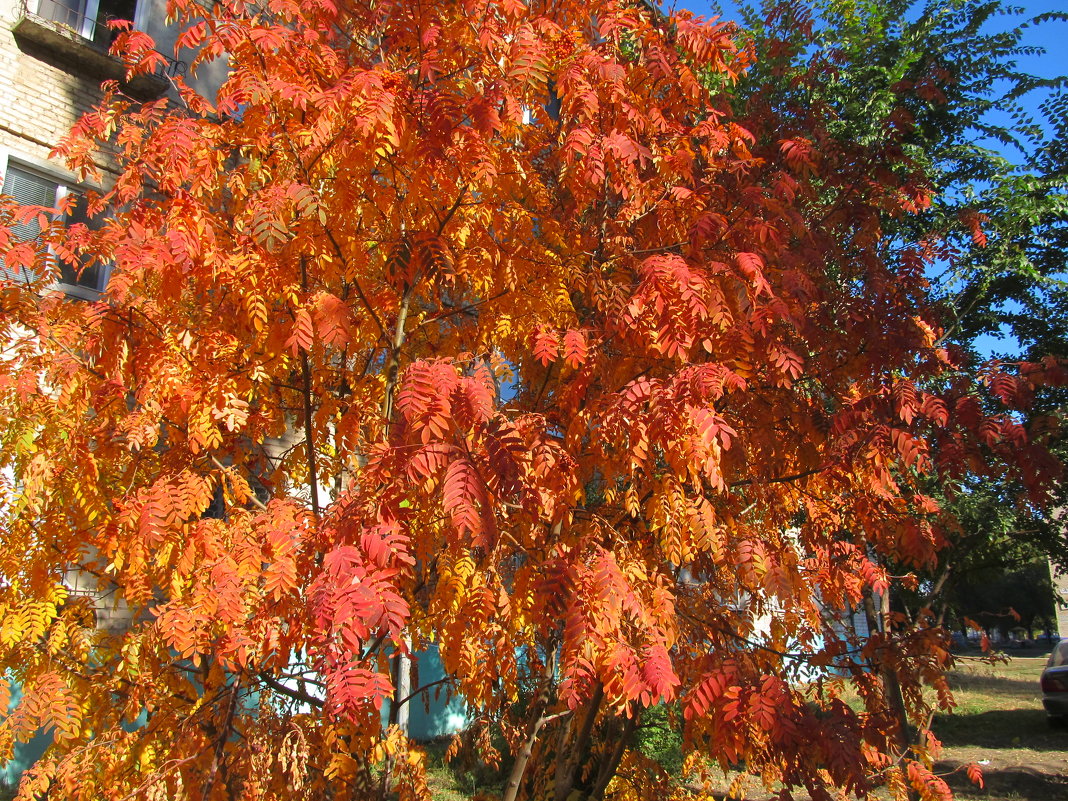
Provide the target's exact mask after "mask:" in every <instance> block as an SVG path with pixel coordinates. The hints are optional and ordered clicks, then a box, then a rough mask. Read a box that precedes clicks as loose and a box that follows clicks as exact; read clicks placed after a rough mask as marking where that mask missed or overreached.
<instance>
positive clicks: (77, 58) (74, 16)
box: [11, 0, 186, 99]
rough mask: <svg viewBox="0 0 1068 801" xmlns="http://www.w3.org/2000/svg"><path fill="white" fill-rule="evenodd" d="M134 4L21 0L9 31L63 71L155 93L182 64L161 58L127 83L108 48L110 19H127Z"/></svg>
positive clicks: (111, 37) (97, 0)
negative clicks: (155, 67) (151, 70)
mask: <svg viewBox="0 0 1068 801" xmlns="http://www.w3.org/2000/svg"><path fill="white" fill-rule="evenodd" d="M134 6H135V3H133V2H130V0H125V2H123V1H122V0H20V3H19V8H18V12H17V14H16V21H15V24H14V25H13V26H12V28H11V32H12V33H13V34H14V36H15V39H16V40H17V41H18V42H19V45H20V46H21V47H22V49H23V50H24V51H26V52H27V53H30V54H31V55H35V56H38V57H40V58H42V59H43V60H46V61H50V62H54V63H56V64H57V66H61V67H62V68H63V69H65V70H66V71H67V72H70V73H72V74H75V75H80V76H85V77H88V78H97V79H100V80H105V79H109V78H110V79H115V80H118V81H121V82H122V84H123V87H124V89H125V90H126V91H127V92H129V93H130V94H131V95H133V96H134V97H139V98H144V99H150V98H155V97H159V96H160V95H162V94H163V93H164V92H165V91H167V88H168V87H169V86H170V78H172V77H174V76H176V75H181V74H184V73H185V68H186V65H185V63H184V62H181V61H175V60H174V59H172V58H168V57H167V56H163V58H164V59H166V64H165V65H164V66H162V67H161V68H160V69H158V70H156V72H155V73H151V74H143V75H137V76H135V77H134V78H132V79H131V80H129V81H127V80H125V77H126V68H125V67H124V66H123V64H122V62H121V61H119V59H117V58H115V57H113V56H111V55H110V54H109V52H108V51H109V49H110V48H111V43H112V41H113V40H114V36H115V32H114V31H113V30H112V29H111V28H109V27H108V24H107V23H108V20H110V19H130V18H131V17H132V16H133V11H134ZM116 12H118V13H116Z"/></svg>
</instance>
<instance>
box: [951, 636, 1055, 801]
mask: <svg viewBox="0 0 1068 801" xmlns="http://www.w3.org/2000/svg"><path fill="white" fill-rule="evenodd" d="M1047 654H1048V652H1047V651H1038V650H1035V651H1029V652H1023V653H1020V654H1014V655H1013V656H1012V657H1011V658H1010V659H1009V661H1008V662H1006V663H1002V664H994V665H991V664H988V663H985V662H983V661H981V660H978V659H969V658H964V659H961V660H960V662H959V664H958V667H957V669H956V670H955V671H953V673H952V674H950V685H951V687H952V688H953V691H954V696H955V699H956V701H957V706H956V707H955V708H954V710H953V711H952V712H951V713H949V714H942V715H938V716H937V717H936V718H935V720H934V724H933V729H934V732H935V734H936V735H937V736H938V738H939V739H940V740H941V741H942V744H943V746H944V749H945V750H944V753H943V755H942V761H941V763H940V764H939V768H940V770H941V771H942V772H947V771H951V770H953V769H954V768H958V767H960V766H963V765H967V764H968V763H971V762H975V763H978V764H980V766H981V767H982V769H983V772H984V776H985V781H986V787H985V788H984V789H983V790H979V789H978V788H975V787H974V786H973V785H971V784H970V783H969V782H968V781H967V780H966V779H965V778H964V776H963V772H962V771H958V772H956V773H952V774H950V775H949V776H948V777H947V781H948V782H949V784H950V785H951V786H952V787H953V788H954V790H955V791H956V792H957V797H958V798H959V799H964V800H965V801H972V799H983V801H1010V800H1011V801H1024V800H1026V801H1047V799H1049V800H1050V801H1052V799H1059V798H1068V754H1066V752H1068V731H1065V730H1063V729H1055V728H1052V727H1051V726H1050V725H1049V723H1048V722H1047V720H1046V713H1045V711H1044V710H1043V709H1042V694H1041V691H1040V690H1039V686H1038V678H1039V676H1040V675H1041V673H1042V668H1043V666H1044V665H1045V662H1046V656H1047ZM984 762H985V763H986V764H984Z"/></svg>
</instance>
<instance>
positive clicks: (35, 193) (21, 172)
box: [3, 163, 108, 299]
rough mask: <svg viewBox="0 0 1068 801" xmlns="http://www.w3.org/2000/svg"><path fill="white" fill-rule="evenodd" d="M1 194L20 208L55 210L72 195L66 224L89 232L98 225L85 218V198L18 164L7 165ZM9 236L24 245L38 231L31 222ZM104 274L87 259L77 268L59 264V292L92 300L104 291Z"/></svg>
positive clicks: (35, 224)
mask: <svg viewBox="0 0 1068 801" xmlns="http://www.w3.org/2000/svg"><path fill="white" fill-rule="evenodd" d="M3 194H5V195H8V196H9V197H12V198H14V200H15V201H16V202H17V203H19V204H21V205H25V206H45V207H55V206H56V205H58V203H59V201H60V200H62V199H63V198H65V197H68V196H71V195H73V196H74V198H75V201H74V206H73V207H72V209H71V212H70V213H69V214H68V215H67V216H66V222H68V223H82V224H84V225H87V226H89V227H90V228H91V227H93V225H94V223H97V222H98V220H94V219H92V218H90V217H89V215H88V214H87V212H86V201H85V196H84V195H83V194H82V193H81V192H79V191H78V190H77V189H76V188H73V187H71V186H68V185H67V184H65V183H63V182H61V181H57V180H55V179H54V178H51V177H49V176H48V175H46V174H43V173H40V172H36V171H34V170H31V169H27V168H25V167H23V166H21V165H18V164H12V163H9V164H8V165H7V171H6V172H5V173H4V186H3ZM11 232H12V234H14V236H15V238H17V239H20V240H23V241H25V240H29V239H36V238H37V237H38V236H39V235H40V233H41V228H40V226H39V225H38V223H37V221H36V220H31V221H30V222H27V223H20V224H18V225H14V226H12V227H11ZM107 272H108V270H107V269H106V266H105V265H101V264H99V263H98V262H96V261H92V260H88V259H87V260H86V261H85V262H84V264H83V265H81V267H80V268H79V267H76V266H74V265H71V264H67V263H65V262H62V261H61V262H60V288H61V289H63V290H64V291H65V292H66V293H67V294H68V295H74V296H77V297H82V298H89V299H91V298H95V297H96V296H97V295H98V294H99V293H100V291H101V290H103V288H104V284H105V283H106V281H107Z"/></svg>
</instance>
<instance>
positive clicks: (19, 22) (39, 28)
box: [0, 0, 225, 297]
mask: <svg viewBox="0 0 1068 801" xmlns="http://www.w3.org/2000/svg"><path fill="white" fill-rule="evenodd" d="M115 19H120V20H129V21H131V22H132V23H133V25H134V27H135V28H137V29H138V30H142V31H145V32H146V33H148V34H149V35H151V36H152V37H153V38H154V39H155V41H156V43H157V47H158V49H159V51H160V52H161V53H162V54H164V55H165V56H166V57H167V66H166V67H165V68H163V69H161V70H159V71H158V72H157V73H156V74H153V75H142V76H138V77H137V78H136V79H134V80H132V81H130V82H129V83H127V84H124V91H126V92H127V93H128V94H130V95H131V96H132V97H135V98H138V99H155V98H159V97H161V96H163V95H164V94H166V93H167V92H168V90H169V89H170V86H171V80H170V79H171V78H172V77H173V76H175V75H179V74H183V75H184V74H185V73H186V69H187V68H186V63H185V62H183V61H182V60H181V59H176V58H174V57H173V56H174V41H175V36H176V31H175V29H174V26H171V25H168V24H167V21H166V0H0V171H2V175H3V192H4V194H7V195H11V196H13V197H15V198H16V199H18V200H20V201H21V202H23V203H28V204H33V205H43V206H52V205H54V204H55V202H56V201H57V200H58V199H59V198H62V197H64V196H66V195H70V194H74V195H77V194H78V193H79V192H80V191H83V190H85V189H86V188H91V187H85V186H82V185H80V184H79V183H78V182H77V180H76V179H75V176H74V175H72V174H71V173H70V172H69V171H67V170H66V169H65V168H64V166H63V164H62V163H60V162H58V161H57V160H55V159H52V158H50V157H49V154H50V153H51V152H52V150H53V148H54V147H55V146H56V144H58V143H59V142H60V141H61V140H62V139H63V137H64V136H65V135H66V134H67V132H68V131H69V130H70V129H71V126H72V125H73V124H74V123H75V121H76V120H77V119H78V118H79V117H80V116H81V115H82V114H84V113H85V112H87V111H89V110H90V109H91V108H93V106H94V105H95V104H96V103H97V102H98V101H99V100H100V88H99V87H100V83H101V81H103V80H107V79H116V80H122V79H123V78H124V70H123V66H122V64H121V63H120V62H119V61H118V60H117V59H115V58H113V57H111V56H110V55H109V53H108V50H109V48H110V46H111V43H112V41H113V40H114V36H115V30H114V29H113V28H112V27H111V26H109V25H108V21H109V20H115ZM218 67H219V68H218V69H216V70H211V69H208V70H206V71H205V74H202V75H199V76H196V77H193V76H189V79H190V81H191V82H192V83H193V84H194V85H195V86H197V88H199V89H202V90H203V91H210V90H211V89H212V88H213V86H217V85H218V81H219V79H220V77H221V72H222V70H223V69H224V68H225V65H223V64H219V65H218ZM101 160H102V161H103V162H104V163H105V164H106V155H103V154H102V159H101ZM105 174H106V173H105ZM72 216H73V218H74V220H76V221H86V222H88V221H87V220H85V218H84V214H83V213H82V212H80V210H79V209H78V207H77V206H76V207H75V211H74V213H73V215H72ZM32 228H33V226H28V227H27V230H25V231H21V232H20V233H21V234H23V235H26V234H29V235H30V236H31V237H32V236H33V235H34V234H35V233H36V232H35V231H34V230H31V229H32ZM106 273H107V270H106V269H94V270H86V271H85V272H84V273H83V274H82V275H81V276H76V275H75V274H74V272H73V271H70V273H69V274H67V275H64V280H63V282H62V288H63V289H64V291H66V292H67V294H68V295H72V296H75V297H92V296H94V295H95V294H96V293H97V292H98V291H99V290H100V289H101V288H102V287H103V285H104V282H106V280H107V274H106Z"/></svg>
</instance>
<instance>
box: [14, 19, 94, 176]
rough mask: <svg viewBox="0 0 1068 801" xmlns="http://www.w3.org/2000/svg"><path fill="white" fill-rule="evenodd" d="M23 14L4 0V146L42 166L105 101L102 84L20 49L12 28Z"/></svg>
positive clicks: (18, 155) (32, 51) (59, 166)
mask: <svg viewBox="0 0 1068 801" xmlns="http://www.w3.org/2000/svg"><path fill="white" fill-rule="evenodd" d="M21 15H22V11H21V8H20V4H19V3H18V2H16V0H0V148H2V149H3V151H4V155H5V156H7V157H14V158H22V159H25V160H27V161H29V162H30V163H33V164H36V165H38V166H40V165H41V164H42V163H47V160H48V155H49V152H50V151H51V149H52V148H53V147H54V146H55V145H56V144H57V143H58V142H59V141H60V140H61V139H62V138H63V137H64V136H65V135H66V134H67V132H68V131H70V129H71V126H72V125H74V123H75V122H76V121H77V119H78V118H79V117H80V116H81V115H82V114H84V113H85V112H86V111H89V110H90V109H91V108H92V107H93V105H94V104H95V103H96V102H97V101H98V100H99V97H100V92H99V80H97V79H91V78H85V77H78V76H76V75H73V74H71V72H68V71H67V69H64V68H62V67H61V66H59V65H58V64H56V63H47V62H46V61H44V60H42V58H40V57H38V55H37V54H31V53H36V52H37V51H35V50H34V48H33V47H32V46H30V47H29V48H27V45H26V44H25V43H22V44H21V45H20V43H19V42H18V41H16V38H15V36H14V35H13V34H12V32H11V28H12V26H13V25H14V24H15V22H16V21H17V20H18V19H19V18H20V16H21ZM27 49H28V50H29V52H27ZM41 55H47V54H41ZM53 163H54V165H55V167H56V168H58V169H62V164H60V163H58V162H53Z"/></svg>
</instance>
